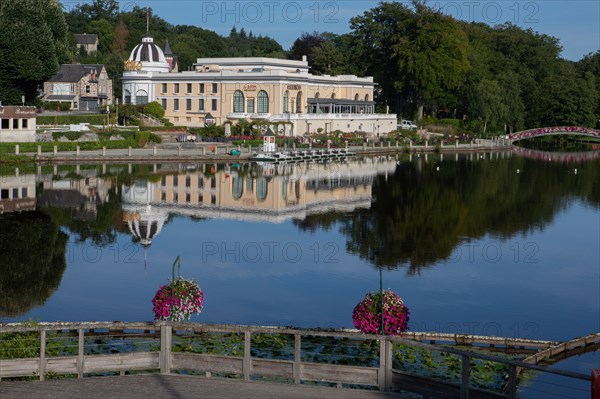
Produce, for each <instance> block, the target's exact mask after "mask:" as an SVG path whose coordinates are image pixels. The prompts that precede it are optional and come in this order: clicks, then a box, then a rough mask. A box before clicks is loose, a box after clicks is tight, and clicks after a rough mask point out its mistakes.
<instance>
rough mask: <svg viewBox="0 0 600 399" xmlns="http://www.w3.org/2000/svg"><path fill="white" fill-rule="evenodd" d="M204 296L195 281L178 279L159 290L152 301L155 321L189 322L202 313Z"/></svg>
mask: <svg viewBox="0 0 600 399" xmlns="http://www.w3.org/2000/svg"><path fill="white" fill-rule="evenodd" d="M203 303H204V294H203V293H202V290H201V289H200V287H199V286H198V283H196V282H195V281H194V280H186V279H184V278H182V277H177V278H176V279H175V280H174V281H173V282H172V284H165V285H163V286H162V287H160V288H159V289H158V291H157V292H156V295H154V298H153V299H152V304H153V305H154V308H153V311H154V319H155V320H169V321H182V320H189V319H190V317H191V316H192V314H200V312H202V304H203Z"/></svg>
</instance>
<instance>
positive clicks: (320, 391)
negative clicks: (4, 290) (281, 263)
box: [0, 374, 402, 399]
mask: <svg viewBox="0 0 600 399" xmlns="http://www.w3.org/2000/svg"><path fill="white" fill-rule="evenodd" d="M0 398H2V399H26V398H36V399H71V398H72V399H75V398H76V399H83V398H85V399H108V398H144V399H155V398H156V399H170V398H176V399H191V398H200V399H204V398H210V399H222V398H223V399H225V398H236V399H238V398H243V399H325V398H327V399H402V396H400V395H399V394H396V393H384V392H377V391H365V390H356V389H344V388H328V387H318V386H309V385H293V384H281V383H269V382H257V381H253V382H245V381H239V380H228V379H217V378H204V377H196V376H185V375H160V374H152V375H126V376H115V377H94V378H84V379H67V380H51V381H2V382H0Z"/></svg>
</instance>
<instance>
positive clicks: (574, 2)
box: [62, 0, 600, 60]
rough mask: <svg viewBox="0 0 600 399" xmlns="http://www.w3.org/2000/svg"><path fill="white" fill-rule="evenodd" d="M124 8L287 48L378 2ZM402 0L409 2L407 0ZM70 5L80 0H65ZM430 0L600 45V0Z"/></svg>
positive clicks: (461, 14) (580, 45)
mask: <svg viewBox="0 0 600 399" xmlns="http://www.w3.org/2000/svg"><path fill="white" fill-rule="evenodd" d="M118 1H119V4H120V6H121V10H123V11H127V10H130V9H131V8H133V7H134V6H136V5H137V6H139V7H151V8H152V9H153V10H154V14H156V15H159V16H160V17H162V18H163V19H165V20H167V21H168V22H170V23H172V24H175V25H195V26H200V27H202V28H205V29H210V30H213V31H215V32H217V33H219V34H221V35H227V34H228V33H229V31H230V30H231V28H232V27H233V26H236V27H237V28H238V30H239V29H240V28H242V27H243V28H244V29H245V30H246V31H252V32H253V33H254V34H256V35H263V36H269V37H272V38H273V39H275V40H277V41H278V42H279V43H280V44H281V45H282V46H283V47H284V48H285V49H288V48H289V47H290V46H291V45H292V43H293V41H294V40H295V39H296V38H297V37H298V36H300V35H301V34H302V33H303V32H313V31H318V32H334V33H346V32H348V31H349V20H350V18H352V17H354V16H356V15H361V14H362V13H363V12H365V11H366V10H368V9H371V8H373V7H375V6H376V5H377V3H378V2H377V1H363V0H347V1H339V0H338V1H328V0H289V1H288V0H238V1H233V0H118ZM403 2H404V3H408V2H406V1H403ZM62 3H63V4H64V5H65V7H66V8H67V10H68V9H69V7H73V6H74V5H76V4H77V3H78V1H76V0H73V1H71V0H62ZM428 4H429V5H430V6H432V7H434V8H439V9H441V10H442V11H444V12H445V13H446V14H449V15H452V16H454V17H456V18H459V19H462V20H467V21H478V22H487V23H488V24H490V25H495V24H498V23H504V22H511V23H514V24H516V25H518V26H521V27H523V28H525V29H529V28H531V29H532V30H534V31H537V32H540V33H545V34H548V35H551V36H554V37H557V38H559V39H560V43H561V45H562V46H563V53H562V56H563V57H564V58H566V59H570V60H579V59H580V58H581V57H583V56H584V55H586V54H588V53H590V52H594V51H597V50H598V49H600V1H598V0H543V1H518V0H499V1H478V0H464V1H446V0H429V2H428Z"/></svg>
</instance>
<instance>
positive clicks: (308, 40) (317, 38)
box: [288, 32, 323, 65]
mask: <svg viewBox="0 0 600 399" xmlns="http://www.w3.org/2000/svg"><path fill="white" fill-rule="evenodd" d="M321 43H323V38H322V37H321V35H320V34H319V32H313V33H308V32H304V33H302V35H300V37H299V38H297V39H296V40H294V43H293V44H292V47H291V48H290V50H289V52H288V53H289V57H290V59H292V60H301V59H302V57H303V56H306V58H307V60H308V65H313V63H314V60H313V56H312V52H313V49H314V48H315V47H317V46H319V45H320V44H321Z"/></svg>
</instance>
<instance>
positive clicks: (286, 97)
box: [283, 90, 290, 114]
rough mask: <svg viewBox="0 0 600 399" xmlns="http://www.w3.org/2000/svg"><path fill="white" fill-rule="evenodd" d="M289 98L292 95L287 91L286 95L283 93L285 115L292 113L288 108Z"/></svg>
mask: <svg viewBox="0 0 600 399" xmlns="http://www.w3.org/2000/svg"><path fill="white" fill-rule="evenodd" d="M289 97H290V93H289V92H288V91H287V90H286V91H285V93H283V113H284V114H286V113H288V112H290V108H289V106H288V102H289Z"/></svg>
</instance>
